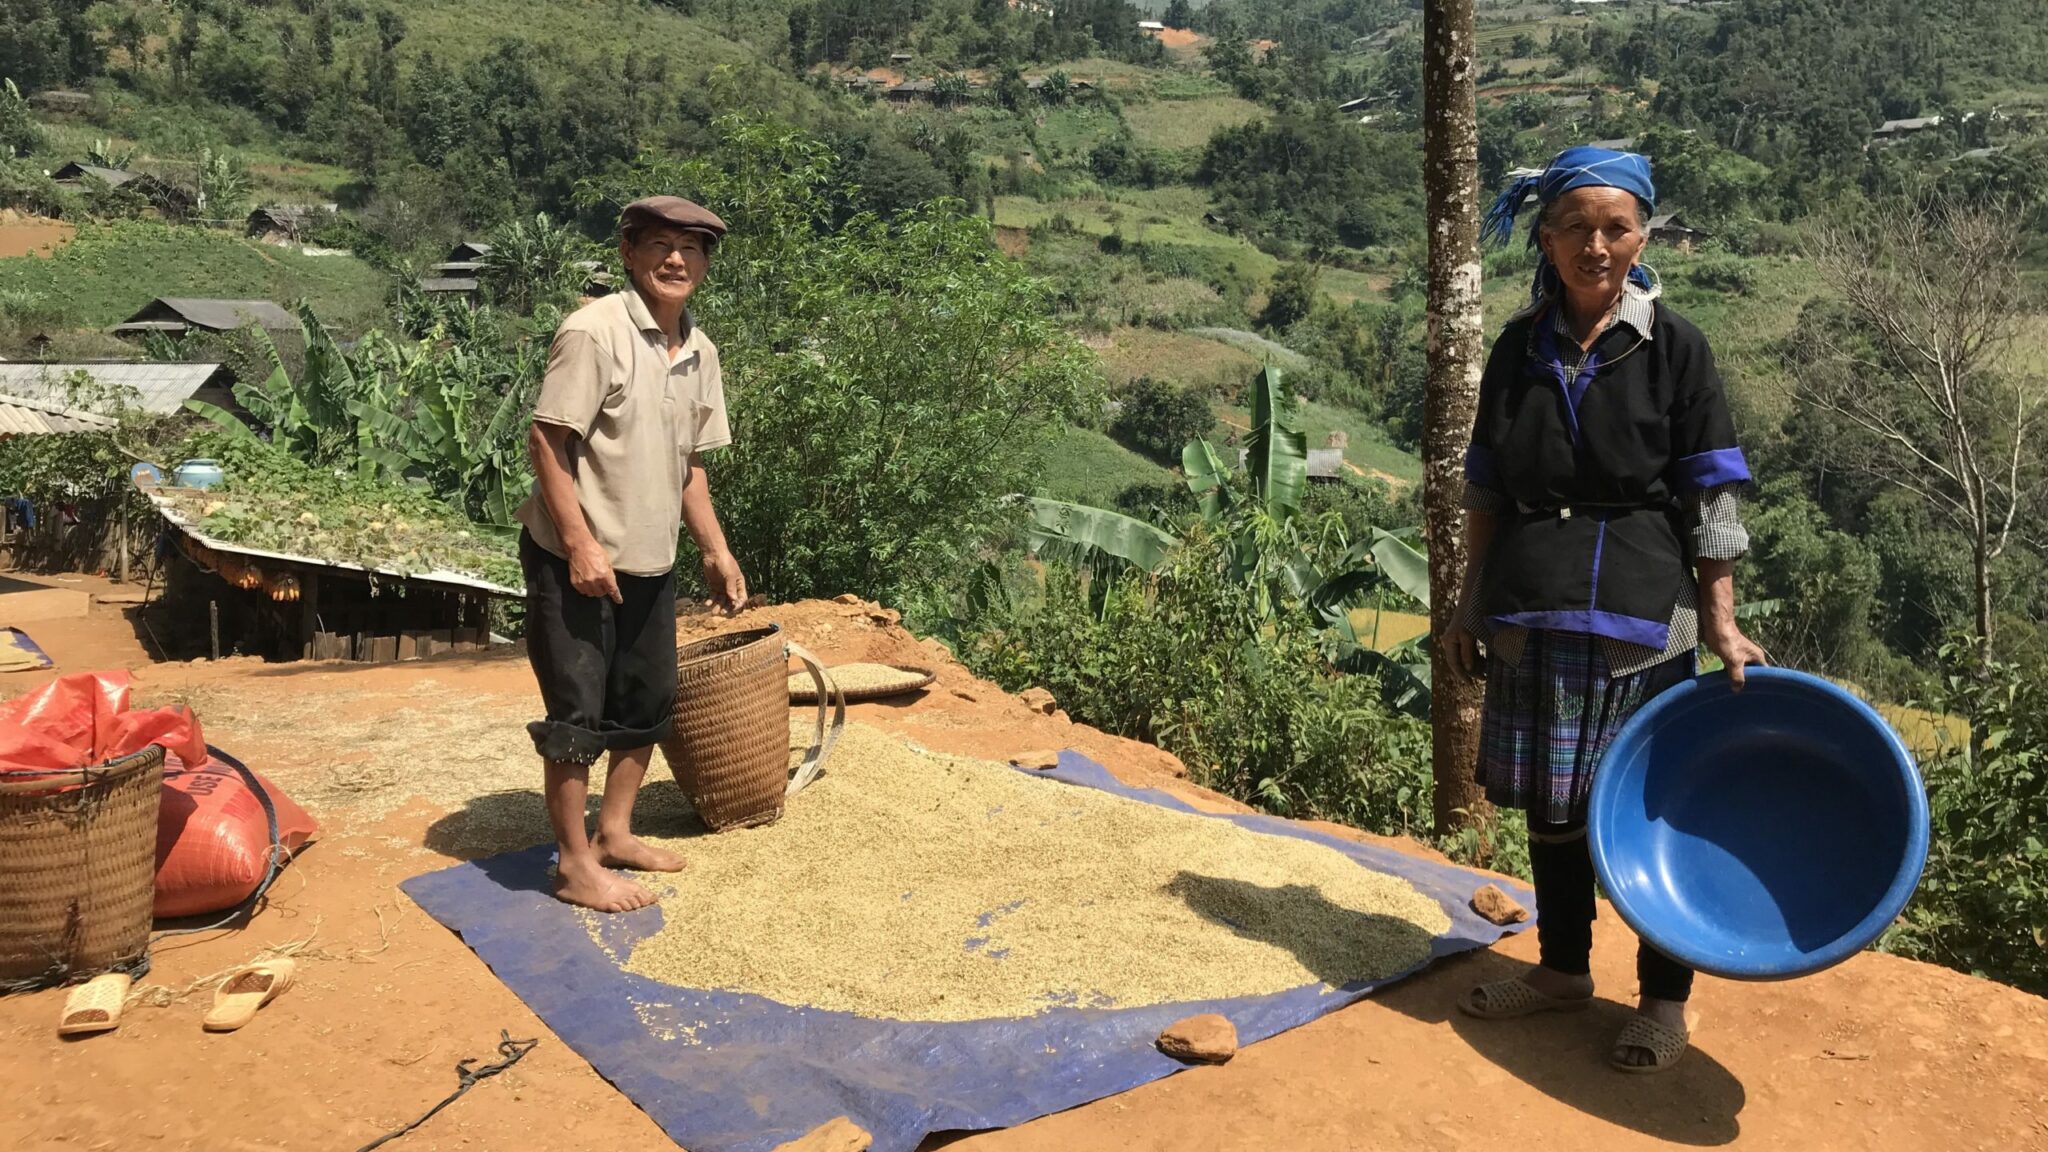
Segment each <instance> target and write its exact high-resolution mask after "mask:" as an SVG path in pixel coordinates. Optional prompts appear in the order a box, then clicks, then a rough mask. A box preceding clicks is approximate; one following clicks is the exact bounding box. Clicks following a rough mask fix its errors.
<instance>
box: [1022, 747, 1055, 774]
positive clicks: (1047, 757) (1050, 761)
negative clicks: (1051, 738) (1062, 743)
mask: <svg viewBox="0 0 2048 1152" xmlns="http://www.w3.org/2000/svg"><path fill="white" fill-rule="evenodd" d="M1010 763H1011V764H1013V765H1015V766H1016V767H1019V768H1029V769H1031V770H1032V771H1034V772H1047V771H1050V770H1052V769H1054V768H1057V767H1059V766H1060V754H1059V753H1058V752H1054V751H1052V750H1051V749H1047V748H1037V749H1033V750H1032V751H1030V752H1019V753H1017V754H1016V755H1015V756H1012V757H1010Z"/></svg>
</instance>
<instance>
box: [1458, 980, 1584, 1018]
mask: <svg viewBox="0 0 2048 1152" xmlns="http://www.w3.org/2000/svg"><path fill="white" fill-rule="evenodd" d="M1592 1003H1593V998H1592V997H1591V996H1581V997H1579V998H1577V999H1568V998H1561V997H1557V996H1545V995H1544V994H1543V993H1541V992H1538V991H1537V990H1536V989H1534V988H1531V987H1529V985H1528V984H1526V983H1524V982H1523V981H1522V980H1521V979H1520V978H1519V977H1517V978H1516V979H1513V980H1495V981H1494V982H1493V983H1491V984H1481V985H1480V986H1479V987H1477V988H1474V989H1472V991H1470V992H1468V993H1466V994H1465V996H1464V997H1463V998H1462V999H1460V1000H1459V1001H1458V1010H1459V1011H1461V1012H1463V1013H1464V1014H1465V1015H1467V1016H1472V1017H1475V1018H1477V1019H1480V1020H1513V1019H1515V1018H1516V1017H1519V1016H1534V1015H1536V1014H1537V1013H1538V1012H1583V1011H1585V1010H1586V1009H1587V1008H1588V1007H1590V1006H1591V1005H1592Z"/></svg>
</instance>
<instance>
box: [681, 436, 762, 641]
mask: <svg viewBox="0 0 2048 1152" xmlns="http://www.w3.org/2000/svg"><path fill="white" fill-rule="evenodd" d="M683 527H685V528H687V529H689V530H690V539H692V540H695V541H696V542H697V551H698V552H699V553H701V554H702V555H703V557H704V586H705V587H706V588H707V589H709V590H710V592H711V603H712V604H713V605H715V606H717V607H718V608H720V609H723V610H724V611H726V612H728V613H731V612H737V611H739V610H740V609H742V608H744V607H746V606H747V578H746V577H745V576H744V575H742V574H741V573H740V565H739V561H738V560H735V559H733V555H732V550H731V549H730V548H728V547H726V543H725V529H723V528H721V527H720V526H719V524H718V512H717V510H716V509H714V508H713V507H712V506H711V482H710V481H709V480H707V479H705V476H704V458H703V457H702V456H699V455H698V454H697V453H695V452H692V453H690V478H689V479H688V480H687V481H685V482H684V483H683Z"/></svg>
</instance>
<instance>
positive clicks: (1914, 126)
mask: <svg viewBox="0 0 2048 1152" xmlns="http://www.w3.org/2000/svg"><path fill="white" fill-rule="evenodd" d="M1940 124H1941V117H1939V116H1917V117H1914V118H1913V119H1911V120H1887V121H1885V122H1884V123H1882V124H1880V125H1878V126H1877V127H1876V128H1875V129H1874V130H1872V132H1871V133H1870V138H1871V140H1873V141H1874V142H1876V143H1878V144H1896V143H1898V142H1899V141H1901V140H1904V139H1905V138H1906V137H1908V136H1912V135H1914V134H1916V133H1920V132H1925V131H1927V130H1928V129H1929V128H1935V127H1938V126H1940Z"/></svg>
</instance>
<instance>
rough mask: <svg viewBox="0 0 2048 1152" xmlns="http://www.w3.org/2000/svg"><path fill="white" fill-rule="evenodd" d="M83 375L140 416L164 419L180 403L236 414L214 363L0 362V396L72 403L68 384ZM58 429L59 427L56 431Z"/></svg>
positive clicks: (229, 385)
mask: <svg viewBox="0 0 2048 1152" xmlns="http://www.w3.org/2000/svg"><path fill="white" fill-rule="evenodd" d="M81 373H83V374H84V376H86V377H89V378H90V379H91V381H92V384H93V386H94V387H95V388H96V389H98V390H100V391H102V392H104V393H105V394H106V395H109V396H122V397H126V398H127V402H128V403H129V404H132V405H133V406H134V407H136V408H138V409H141V410H142V411H144V412H148V413H151V414H152V415H157V416H168V415H171V414H173V413H176V412H179V411H182V410H183V409H184V407H185V401H187V400H198V401H201V402H203V403H207V404H212V405H214V406H215V407H218V408H224V409H227V410H228V411H231V412H235V411H239V408H240V406H239V405H237V404H236V403H235V397H234V391H233V384H234V381H233V379H232V378H231V374H230V373H229V372H228V371H227V369H226V368H224V367H223V366H222V365H219V364H179V363H169V362H162V361H136V360H87V361H81V362H79V363H74V364H43V363H36V364H11V363H0V396H4V397H6V398H7V399H8V400H10V401H23V402H29V403H35V404H42V405H60V406H61V405H64V404H67V403H71V402H73V398H72V397H71V396H70V395H69V394H68V393H69V390H70V386H71V382H72V381H74V380H75V379H77V378H78V377H79V375H80V374H81ZM59 431H62V429H59Z"/></svg>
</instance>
